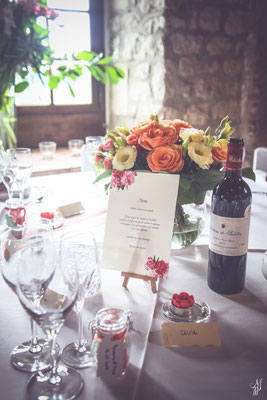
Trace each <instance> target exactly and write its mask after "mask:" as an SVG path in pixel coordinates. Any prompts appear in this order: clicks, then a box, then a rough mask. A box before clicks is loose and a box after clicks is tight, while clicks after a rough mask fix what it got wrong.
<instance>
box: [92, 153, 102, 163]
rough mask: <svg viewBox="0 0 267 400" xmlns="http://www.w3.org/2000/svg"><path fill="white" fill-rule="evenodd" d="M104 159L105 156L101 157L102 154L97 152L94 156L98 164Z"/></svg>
mask: <svg viewBox="0 0 267 400" xmlns="http://www.w3.org/2000/svg"><path fill="white" fill-rule="evenodd" d="M102 161H103V158H102V157H101V155H100V154H99V153H96V154H95V156H94V163H95V164H96V165H98V164H100V163H102Z"/></svg>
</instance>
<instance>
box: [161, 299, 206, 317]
mask: <svg viewBox="0 0 267 400" xmlns="http://www.w3.org/2000/svg"><path fill="white" fill-rule="evenodd" d="M161 311H162V313H163V315H164V317H166V318H167V319H168V320H169V321H173V322H205V321H207V320H208V319H209V317H210V307H209V306H208V305H207V304H206V303H204V302H203V301H200V300H195V299H194V297H193V296H192V295H189V294H188V293H186V292H181V293H180V294H173V296H172V298H171V299H170V300H168V301H167V302H166V303H164V304H162V307H161Z"/></svg>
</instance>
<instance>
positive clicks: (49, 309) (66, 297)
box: [16, 244, 83, 400]
mask: <svg viewBox="0 0 267 400" xmlns="http://www.w3.org/2000/svg"><path fill="white" fill-rule="evenodd" d="M42 253H43V248H42V247H40V248H38V247H35V246H32V245H31V244H29V245H28V246H27V247H26V248H24V249H23V250H22V251H21V254H20V259H19V262H18V265H17V281H16V282H17V294H18V297H19V299H20V301H21V303H22V305H23V307H24V308H25V310H26V311H27V312H28V313H29V314H30V315H31V316H32V318H33V319H34V320H35V321H36V322H37V323H38V325H39V326H40V327H41V328H42V329H43V331H44V332H45V333H46V334H47V336H48V338H49V341H50V346H51V347H50V355H51V363H50V367H49V369H48V370H47V371H45V372H42V371H39V372H36V373H35V374H33V375H32V376H31V377H30V379H29V381H28V384H27V391H28V394H29V397H30V398H31V399H58V400H59V399H60V400H66V399H73V398H75V397H76V396H77V395H78V394H79V392H80V391H81V389H82V387H83V380H82V378H81V376H80V374H79V373H78V372H77V371H75V370H74V369H72V368H68V367H66V366H63V365H61V366H58V365H57V354H56V353H57V352H56V342H57V336H58V333H59V331H60V329H61V327H62V326H63V324H64V322H65V318H66V316H67V315H68V314H69V312H70V311H71V309H72V307H73V305H74V304H75V301H76V298H77V295H78V289H79V277H78V274H77V271H76V270H75V269H69V268H65V265H64V263H62V261H63V260H60V259H58V257H54V258H53V259H51V255H52V252H51V253H49V258H50V262H46V263H45V264H43V262H42V260H43V257H42Z"/></svg>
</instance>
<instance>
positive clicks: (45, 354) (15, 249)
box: [1, 223, 55, 372]
mask: <svg viewBox="0 0 267 400" xmlns="http://www.w3.org/2000/svg"><path fill="white" fill-rule="evenodd" d="M28 245H31V246H35V247H36V246H40V245H41V246H42V248H43V252H42V257H43V258H42V266H43V267H44V266H45V265H46V264H49V263H52V261H53V258H52V261H51V257H54V258H55V250H53V249H54V241H53V236H52V229H51V227H50V226H47V225H44V224H39V223H38V224H37V223H36V224H35V223H34V224H31V223H29V224H27V225H26V226H24V227H23V228H21V229H9V230H8V231H7V232H6V234H5V235H4V236H3V238H2V243H1V272H2V276H3V278H4V280H5V282H6V283H7V284H8V285H9V287H10V288H11V289H12V290H13V291H14V292H15V293H16V268H17V263H18V259H19V256H20V252H21V250H22V249H23V248H25V247H27V246H28ZM44 249H46V253H45V251H44ZM40 261H41V257H40ZM31 331H32V334H31V340H28V341H26V342H23V343H21V344H19V345H18V346H16V347H15V348H14V349H13V350H12V352H11V356H10V360H11V363H12V365H14V366H15V367H16V368H18V369H20V370H21V371H25V372H33V371H37V370H39V369H45V368H47V367H48V365H49V359H50V351H49V343H48V342H47V340H45V339H38V337H37V329H36V323H35V322H34V321H32V320H31Z"/></svg>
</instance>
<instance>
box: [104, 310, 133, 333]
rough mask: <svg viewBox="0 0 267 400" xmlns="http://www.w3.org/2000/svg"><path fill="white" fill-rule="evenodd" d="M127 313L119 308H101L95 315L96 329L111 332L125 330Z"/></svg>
mask: <svg viewBox="0 0 267 400" xmlns="http://www.w3.org/2000/svg"><path fill="white" fill-rule="evenodd" d="M127 316H128V314H127V312H126V311H123V310H121V309H119V308H102V309H101V310H99V311H98V312H97V314H96V322H97V327H98V329H101V330H104V331H108V332H112V331H117V330H120V329H124V328H126V325H127Z"/></svg>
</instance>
